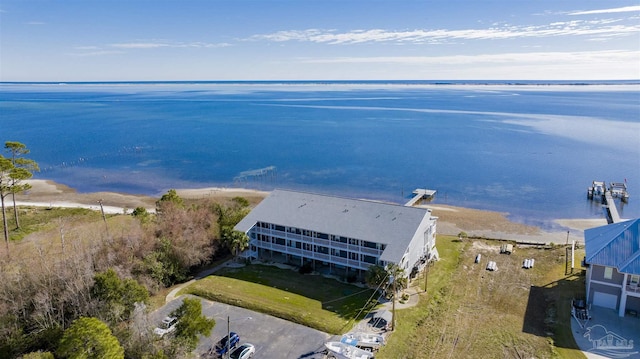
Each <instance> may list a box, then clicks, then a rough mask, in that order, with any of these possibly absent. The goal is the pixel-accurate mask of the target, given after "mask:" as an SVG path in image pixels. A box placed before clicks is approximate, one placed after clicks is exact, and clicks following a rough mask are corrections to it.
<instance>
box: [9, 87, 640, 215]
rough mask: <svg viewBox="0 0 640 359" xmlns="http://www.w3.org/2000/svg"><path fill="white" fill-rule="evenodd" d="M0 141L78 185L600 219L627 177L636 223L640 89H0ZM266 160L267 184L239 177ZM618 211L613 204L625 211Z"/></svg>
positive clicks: (627, 211) (45, 172)
mask: <svg viewBox="0 0 640 359" xmlns="http://www.w3.org/2000/svg"><path fill="white" fill-rule="evenodd" d="M0 139H2V140H3V141H6V140H13V141H20V142H23V143H25V144H26V145H27V146H28V147H29V148H30V149H31V154H30V157H31V158H33V159H34V160H36V161H37V162H38V163H39V164H40V166H41V168H42V171H41V172H40V173H37V174H36V178H45V179H51V180H54V181H56V182H60V183H64V184H66V185H69V186H71V187H73V188H76V189H77V190H79V191H81V192H93V191H117V192H125V193H136V194H148V195H160V194H161V193H163V192H164V191H166V190H167V189H169V188H197V187H209V186H227V187H231V186H242V187H249V188H256V189H263V190H270V189H273V188H286V189H295V190H304V191H312V192H319V193H328V194H335V195H342V196H348V197H363V198H370V199H379V200H389V201H394V202H397V203H403V202H405V201H406V199H407V198H408V197H409V195H410V193H411V191H412V190H413V189H415V188H429V189H435V190H437V191H438V193H437V196H436V199H435V201H434V202H435V203H446V204H451V205H457V206H466V207H472V208H480V209H489V210H495V211H501V212H508V213H510V217H511V218H512V219H514V220H516V221H520V222H524V223H529V224H535V225H542V226H545V227H549V226H550V222H549V220H550V219H554V218H599V217H602V210H601V208H600V206H599V205H598V204H595V203H592V202H590V201H587V199H586V188H587V186H588V185H589V184H590V183H591V181H593V180H603V181H607V182H609V181H615V182H622V181H624V180H625V179H626V181H627V183H628V186H629V190H630V192H631V199H630V201H629V203H628V204H625V205H623V206H622V208H621V215H622V216H623V217H627V218H631V217H640V198H639V197H640V87H639V86H638V85H637V84H634V85H606V86H604V85H589V86H571V85H554V86H542V85H529V86H514V85H496V84H493V85H478V84H476V85H433V84H420V83H392V84H385V83H350V84H348V83H117V84H113V83H111V84H100V83H95V84H66V85H57V84H8V83H5V84H0ZM269 166H274V167H275V171H272V172H271V173H270V174H269V175H266V176H261V177H244V178H240V179H239V178H238V177H239V176H240V175H241V174H242V173H243V172H245V171H252V170H257V169H261V168H267V167H269ZM619 208H620V207H619Z"/></svg>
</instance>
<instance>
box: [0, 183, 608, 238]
mask: <svg viewBox="0 0 640 359" xmlns="http://www.w3.org/2000/svg"><path fill="white" fill-rule="evenodd" d="M29 183H30V184H31V186H32V188H31V189H30V190H29V191H28V192H27V193H25V194H20V195H17V196H16V200H17V202H18V203H19V205H24V206H43V207H71V208H74V207H76V208H79V207H81V208H89V209H93V210H100V203H99V202H100V201H101V202H102V205H103V208H104V211H105V213H130V212H131V211H132V210H133V209H134V208H136V207H145V208H147V210H148V211H155V202H156V200H157V199H158V198H155V197H150V196H144V195H132V194H123V193H115V192H95V193H78V192H77V191H75V190H74V189H72V188H69V187H67V186H65V185H63V184H59V183H55V182H53V181H48V180H41V179H36V180H29ZM176 191H177V193H178V195H179V196H181V197H183V198H185V199H205V198H209V199H229V198H233V197H236V196H242V197H245V198H247V199H249V200H250V202H251V203H257V202H259V201H260V200H261V199H262V198H264V197H266V196H267V195H268V194H269V192H265V191H258V190H253V189H245V188H220V187H208V188H198V189H176ZM7 200H8V201H10V200H11V199H10V198H8V199H7ZM422 207H423V208H428V209H430V210H431V211H432V214H433V215H434V216H436V217H438V229H437V230H438V233H441V234H449V235H457V234H458V233H460V232H466V233H467V234H468V235H469V236H473V237H485V238H494V239H506V240H516V241H521V242H532V243H550V242H553V243H559V244H564V243H565V242H566V241H567V240H569V241H571V240H575V241H576V242H583V241H584V238H583V231H584V230H585V229H587V228H592V227H597V226H601V225H605V224H606V220H604V219H557V220H556V221H555V222H556V223H557V224H558V225H559V226H562V227H564V228H566V229H562V230H559V231H555V232H549V231H544V230H542V229H541V228H539V227H535V226H530V225H525V224H522V223H516V222H512V221H510V220H509V219H508V218H507V214H506V213H499V212H492V211H484V210H478V209H471V208H462V207H455V206H448V205H429V204H427V205H422ZM567 231H569V236H568V237H567Z"/></svg>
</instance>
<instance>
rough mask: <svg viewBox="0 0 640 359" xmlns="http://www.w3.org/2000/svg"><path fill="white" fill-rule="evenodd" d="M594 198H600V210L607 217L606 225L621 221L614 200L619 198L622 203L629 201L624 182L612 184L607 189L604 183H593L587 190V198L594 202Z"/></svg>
mask: <svg viewBox="0 0 640 359" xmlns="http://www.w3.org/2000/svg"><path fill="white" fill-rule="evenodd" d="M596 197H601V201H602V210H603V211H604V215H605V216H606V217H607V223H609V224H611V223H618V222H620V221H622V219H620V214H619V213H618V208H617V207H616V203H615V201H614V198H620V200H621V201H622V202H627V201H628V200H629V193H628V192H627V184H626V180H625V182H624V183H616V182H612V183H610V185H609V187H608V188H607V185H606V183H605V182H602V181H593V183H592V185H591V187H588V188H587V198H589V199H593V200H595V199H596Z"/></svg>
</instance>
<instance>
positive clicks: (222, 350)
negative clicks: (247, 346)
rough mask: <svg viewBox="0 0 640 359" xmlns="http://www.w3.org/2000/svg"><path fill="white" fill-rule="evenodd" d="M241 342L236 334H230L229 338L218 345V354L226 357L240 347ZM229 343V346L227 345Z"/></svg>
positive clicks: (225, 338) (223, 339)
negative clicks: (237, 346)
mask: <svg viewBox="0 0 640 359" xmlns="http://www.w3.org/2000/svg"><path fill="white" fill-rule="evenodd" d="M239 341H240V336H239V335H238V334H236V333H235V332H231V333H229V335H228V336H226V337H224V338H222V339H220V341H219V342H218V344H217V345H216V353H217V354H218V355H220V356H222V355H225V354H226V353H227V352H228V351H229V349H233V348H235V347H236V345H238V342H239ZM227 342H228V344H227Z"/></svg>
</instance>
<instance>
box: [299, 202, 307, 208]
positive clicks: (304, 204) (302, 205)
mask: <svg viewBox="0 0 640 359" xmlns="http://www.w3.org/2000/svg"><path fill="white" fill-rule="evenodd" d="M306 205H307V204H306V203H303V204H301V205H300V206H298V208H302V207H304V206H306Z"/></svg>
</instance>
